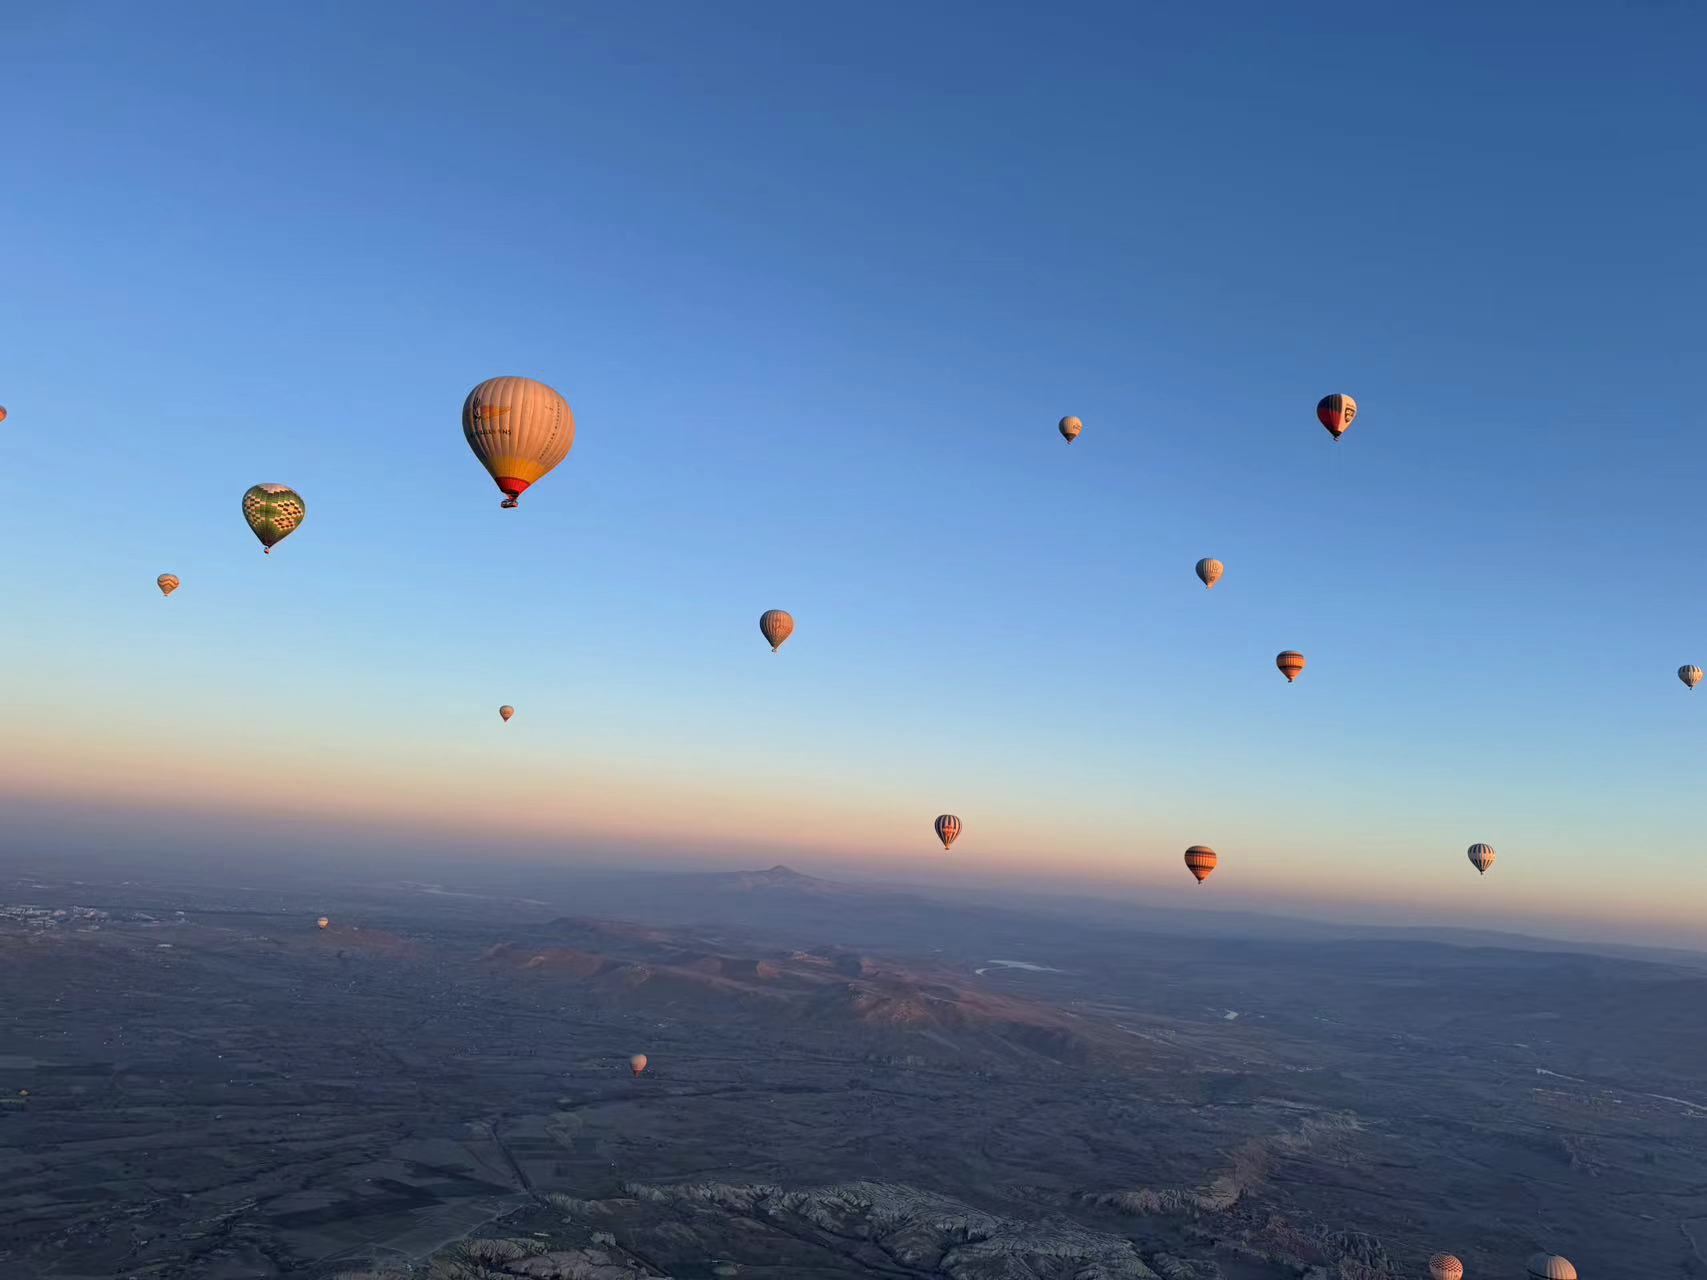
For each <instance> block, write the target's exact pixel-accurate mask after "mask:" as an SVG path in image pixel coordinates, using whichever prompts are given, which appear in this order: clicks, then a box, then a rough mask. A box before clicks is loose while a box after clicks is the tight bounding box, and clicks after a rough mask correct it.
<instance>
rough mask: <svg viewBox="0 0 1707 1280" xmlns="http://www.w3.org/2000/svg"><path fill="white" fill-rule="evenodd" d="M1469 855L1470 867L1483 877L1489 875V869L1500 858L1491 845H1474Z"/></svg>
mask: <svg viewBox="0 0 1707 1280" xmlns="http://www.w3.org/2000/svg"><path fill="white" fill-rule="evenodd" d="M1469 855H1470V865H1471V866H1472V867H1474V868H1476V870H1477V871H1480V872H1481V873H1482V874H1483V875H1487V874H1488V868H1489V867H1491V866H1493V865H1494V859H1495V858H1497V857H1498V856H1499V855H1498V854H1496V853H1495V852H1494V846H1493V845H1491V844H1473V845H1471V846H1470V850H1469ZM1520 878H1521V877H1520Z"/></svg>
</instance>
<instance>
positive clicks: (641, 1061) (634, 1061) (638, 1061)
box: [628, 1053, 646, 1075]
mask: <svg viewBox="0 0 1707 1280" xmlns="http://www.w3.org/2000/svg"><path fill="white" fill-rule="evenodd" d="M628 1069H629V1070H630V1071H632V1072H634V1074H635V1075H640V1074H642V1073H643V1072H644V1071H645V1070H646V1055H645V1054H644V1053H637V1054H635V1055H634V1056H633V1057H632V1058H630V1059H629V1060H628Z"/></svg>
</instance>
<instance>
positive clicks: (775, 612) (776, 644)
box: [759, 609, 794, 653]
mask: <svg viewBox="0 0 1707 1280" xmlns="http://www.w3.org/2000/svg"><path fill="white" fill-rule="evenodd" d="M759 634H760V635H762V636H764V638H765V640H766V641H767V642H768V643H769V644H770V647H771V652H772V653H775V652H776V651H777V650H778V649H780V648H782V642H783V641H784V640H786V639H788V637H789V636H791V635H793V634H794V615H793V614H791V613H789V612H787V611H786V610H784V609H766V610H765V611H764V612H763V613H761V614H760V615H759Z"/></svg>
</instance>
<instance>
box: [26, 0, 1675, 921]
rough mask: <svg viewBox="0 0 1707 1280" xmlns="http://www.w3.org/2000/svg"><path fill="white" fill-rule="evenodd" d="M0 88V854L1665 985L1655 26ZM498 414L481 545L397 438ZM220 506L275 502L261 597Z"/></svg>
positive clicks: (174, 64)
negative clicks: (1084, 909)
mask: <svg viewBox="0 0 1707 1280" xmlns="http://www.w3.org/2000/svg"><path fill="white" fill-rule="evenodd" d="M0 46H3V47H4V50H5V59H4V62H5V65H6V73H5V77H4V85H3V87H0V96H3V98H4V103H5V105H4V109H3V110H0V157H3V159H4V165H5V171H6V173H7V174H8V179H7V194H6V196H5V197H4V198H3V199H0V404H5V405H6V406H7V407H8V409H9V410H10V413H11V416H10V418H9V419H8V420H7V421H6V422H5V423H4V424H3V425H0V567H3V574H4V580H5V582H6V584H7V598H8V602H9V603H8V607H7V609H6V611H5V621H4V623H3V624H0V664H3V670H4V672H5V675H4V676H3V677H0V758H3V759H4V762H5V763H4V769H3V770H0V804H3V805H4V807H5V810H6V814H7V821H6V822H5V823H4V824H0V852H8V851H9V852H16V853H25V854H32V855H35V854H40V855H46V856H59V855H61V854H63V856H65V857H66V858H67V859H70V858H74V857H75V856H76V855H77V854H78V853H79V852H81V851H86V850H93V849H101V850H109V851H110V850H115V849H116V850H119V851H125V850H131V851H134V852H136V853H137V854H138V855H149V854H152V853H155V852H160V851H166V850H170V849H174V848H190V847H195V848H217V849H224V850H228V851H229V860H230V862H231V863H232V865H236V866H241V865H242V864H243V863H244V862H245V860H253V861H256V862H266V861H271V860H280V859H285V860H288V859H290V858H291V857H293V856H300V854H301V853H302V851H304V850H306V849H310V848H312V849H313V850H316V851H320V852H322V853H324V852H325V851H326V850H328V849H333V850H338V851H340V852H345V853H347V856H348V858H349V859H350V860H352V861H359V860H360V859H362V858H364V857H366V858H372V859H373V860H374V862H375V865H376V866H378V865H381V863H382V862H383V863H384V864H385V865H388V866H389V865H394V864H395V862H396V861H397V860H398V859H407V858H409V857H410V856H412V854H422V855H424V854H425V853H427V852H428V851H432V852H434V853H435V854H437V853H443V852H457V851H460V852H464V853H467V854H469V855H472V856H477V857H491V858H507V857H532V858H539V859H557V860H561V861H564V862H576V861H578V860H587V861H601V862H605V863H609V862H628V863H631V864H634V865H659V866H663V865H681V864H693V865H716V866H745V865H753V864H769V863H771V862H777V861H786V862H788V863H789V864H790V865H793V866H796V867H798V868H800V869H802V870H807V871H814V870H816V871H834V872H842V873H848V874H862V873H863V874H866V875H871V876H882V877H884V878H887V879H897V878H905V879H913V880H918V881H936V882H941V883H950V884H952V883H955V882H960V883H967V882H975V883H980V884H982V883H986V882H988V883H1002V884H1011V885H1016V886H1021V887H1023V886H1027V885H1032V886H1038V887H1048V888H1059V889H1063V890H1069V889H1083V888H1093V889H1096V890H1098V891H1101V892H1106V893H1108V894H1111V895H1119V894H1122V893H1130V894H1131V895H1133V897H1134V898H1135V899H1142V900H1143V901H1146V902H1150V903H1164V904H1166V903H1173V904H1176V905H1179V906H1181V907H1201V906H1207V905H1211V904H1212V903H1213V904H1219V905H1225V906H1229V907H1238V908H1240V909H1253V908H1254V909H1266V910H1272V911H1276V912H1283V913H1293V912H1300V913H1308V914H1318V915H1340V916H1343V917H1348V918H1368V919H1415V920H1446V921H1451V922H1454V923H1460V924H1466V925H1490V926H1501V927H1528V928H1532V929H1538V930H1545V931H1553V932H1563V933H1569V934H1574V935H1579V936H1585V937H1624V938H1634V939H1640V940H1646V941H1656V942H1670V943H1680V944H1684V945H1697V946H1704V947H1707V913H1704V912H1703V911H1702V909H1701V904H1702V903H1703V902H1707V869H1704V859H1703V853H1704V852H1707V850H1704V848H1703V838H1702V829H1703V828H1702V801H1703V766H1704V764H1707V690H1703V691H1699V692H1697V693H1695V694H1693V695H1692V694H1690V693H1688V692H1687V691H1686V690H1685V689H1684V687H1683V686H1682V684H1680V683H1679V681H1678V680H1677V678H1676V675H1675V674H1674V673H1675V671H1676V669H1677V667H1678V666H1679V665H1680V664H1681V663H1685V662H1696V663H1702V664H1704V665H1707V596H1704V594H1703V592H1702V590H1701V589H1700V585H1699V576H1700V574H1701V571H1702V563H1703V552H1704V551H1707V531H1704V526H1707V499H1704V485H1703V481H1704V480H1707V460H1704V458H1703V451H1702V448H1701V443H1702V440H1703V427H1704V422H1703V414H1702V410H1701V405H1702V404H1703V393H1704V391H1707V386H1704V383H1707V359H1704V358H1703V357H1704V352H1703V348H1702V333H1703V328H1702V298H1703V296H1704V293H1707V290H1704V286H1707V250H1704V248H1703V243H1704V241H1703V237H1702V235H1701V228H1702V226H1703V225H1707V142H1704V137H1707V134H1704V130H1703V122H1704V120H1707V81H1704V78H1703V77H1702V75H1701V63H1700V57H1701V50H1702V49H1703V48H1707V15H1704V14H1703V12H1702V11H1701V10H1699V9H1697V8H1695V7H1693V6H1687V5H1681V4H1665V3H1654V4H1636V3H1631V4H1622V5H1620V4H1603V5H1601V4H1597V5H1587V4H1545V5H1543V4H1533V5H1531V4H1512V5H1500V6H1486V5H1474V4H1468V3H1452V4H1441V5H1431V6H1408V7H1392V6H1369V5H1358V4H1350V3H1332V4H1321V5H1311V6H1302V7H1301V6H1274V5H1265V4H1256V3H1244V4H1228V5H1218V6H1178V5H1176V6H1163V5H1141V4H1124V3H1108V4H1074V5H1067V6H1045V5H1041V4H1009V3H976V4H973V3H948V2H944V3H933V4H930V5H900V4H875V5H873V4H862V5H858V6H854V5H785V4H780V3H776V4H772V3H752V4H737V5H723V6H708V5H691V4H675V3H649V4H645V5H604V4H598V5H553V4H537V5H531V4H530V5H522V4H502V3H500V4H489V5H480V6H475V5H468V4H443V3H425V4H408V5H404V4H381V3H374V4H365V5H333V4H329V3H310V4H293V5H289V6H286V5H245V6H228V5H218V4H213V3H206V4H181V3H164V4H159V5H147V6H126V5H119V4H67V5H35V6H22V5H13V6H4V7H0ZM507 373H514V374H524V375H528V376H532V377H538V378H541V379H544V380H545V381H547V382H550V383H551V384H553V385H554V386H556V387H557V388H558V389H559V390H560V391H562V392H563V393H564V394H565V396H566V397H567V398H568V399H569V401H570V403H571V404H572V405H573V406H574V408H575V412H576V416H577V421H578V428H579V430H578V435H577V440H576V444H575V449H574V452H573V453H572V454H571V456H570V458H569V460H568V461H567V462H566V463H565V464H564V465H563V466H562V467H561V468H559V470H558V471H557V472H556V473H554V474H553V475H551V476H550V477H549V478H547V479H546V480H545V481H543V482H542V483H541V484H540V485H539V486H538V487H537V488H536V489H534V490H532V491H530V492H529V493H528V494H527V495H526V496H525V498H524V500H523V502H522V505H521V508H520V510H519V511H515V512H505V511H501V510H499V507H498V502H499V498H500V495H499V494H498V492H497V490H496V489H495V488H494V487H493V486H492V484H491V482H490V480H489V479H488V478H487V477H486V475H485V473H484V472H483V471H482V470H481V469H480V467H479V466H478V464H477V463H476V462H475V460H474V459H473V457H472V455H471V454H470V453H469V451H468V449H467V446H466V445H465V444H464V442H463V439H462V435H461V429H460V426H459V421H458V414H459V410H460V406H461V403H462V399H463V397H464V395H465V394H466V393H467V391H468V389H469V388H470V387H471V386H473V385H474V384H475V383H476V382H478V381H480V380H481V379H483V378H486V377H490V376H494V375H497V374H507ZM1330 391H1347V392H1350V393H1352V394H1354V395H1355V396H1356V397H1357V398H1358V401H1359V403H1360V405H1361V409H1362V412H1361V416H1360V417H1359V419H1358V421H1357V423H1356V425H1355V426H1354V427H1353V428H1352V430H1351V431H1350V433H1349V434H1348V435H1347V437H1346V438H1345V439H1344V440H1343V441H1342V442H1340V443H1339V444H1337V445H1335V444H1334V443H1332V442H1331V441H1330V440H1329V438H1328V436H1327V434H1326V433H1325V432H1324V431H1322V429H1321V428H1320V427H1319V426H1318V425H1317V423H1316V421H1315V417H1314V406H1315V403H1316V400H1317V399H1318V397H1320V396H1321V395H1323V394H1325V393H1327V392H1330ZM1067 413H1072V414H1076V415H1078V416H1080V417H1082V418H1083V419H1084V422H1085V433H1084V435H1083V436H1082V437H1081V439H1080V440H1079V441H1078V443H1076V444H1074V445H1073V446H1071V447H1070V448H1069V447H1068V446H1066V445H1064V444H1063V443H1062V442H1061V440H1060V439H1059V437H1058V436H1057V435H1056V433H1055V422H1056V420H1057V419H1058V418H1059V417H1060V416H1061V415H1063V414H1067ZM260 481H278V482H283V483H288V484H291V485H293V486H295V487H296V488H297V489H298V490H300V491H301V493H302V494H303V495H304V497H305V499H306V501H307V504H308V519H307V521H306V523H305V525H304V526H303V528H302V529H301V531H299V532H298V533H297V534H296V535H295V536H293V537H292V538H290V539H289V540H288V541H287V542H285V543H284V544H283V545H282V546H281V547H280V548H279V549H278V550H277V551H276V552H275V554H274V555H272V556H270V557H263V556H262V555H261V554H260V549H259V546H258V545H257V544H256V543H255V542H254V540H253V538H252V537H251V535H250V534H249V532H248V531H247V529H246V528H245V527H244V525H243V522H242V519H241V516H240V513H239V498H240V496H241V494H242V492H243V490H244V489H245V488H247V487H248V486H249V485H251V484H253V483H256V482H260ZM1203 555H1213V556H1216V557H1219V558H1220V559H1222V560H1223V561H1225V562H1226V565H1227V575H1226V578H1225V580H1224V581H1223V582H1222V583H1221V585H1220V586H1219V587H1218V588H1217V589H1216V590H1215V591H1214V592H1212V593H1206V592H1204V591H1203V590H1202V588H1201V587H1200V586H1199V585H1198V583H1197V581H1196V579H1195V578H1194V577H1193V576H1192V565H1193V563H1194V562H1195V561H1196V560H1197V559H1198V557H1200V556H1203ZM162 571H171V572H174V573H177V574H179V575H181V577H182V578H183V582H184V585H183V588H182V590H180V591H179V592H178V594H177V595H176V596H174V597H173V598H172V599H171V600H170V601H162V600H161V599H160V597H159V595H158V593H157V592H156V591H155V588H154V585H153V580H154V577H155V575H156V574H157V573H160V572H162ZM772 607H780V608H787V609H789V610H791V611H792V612H793V613H794V615H795V617H796V619H797V621H798V631H797V632H796V634H795V636H794V638H793V639H792V640H791V641H790V642H789V644H788V645H787V646H786V647H785V648H784V649H783V650H782V652H781V653H780V654H779V655H777V656H775V657H773V656H771V655H770V654H769V653H768V652H767V650H766V648H765V646H764V644H763V642H762V641H761V640H760V638H759V635H758V630H757V626H756V622H757V618H758V615H759V613H760V612H761V611H762V610H764V609H767V608H772ZM1284 648H1298V649H1301V650H1303V651H1304V652H1305V653H1306V654H1307V655H1308V657H1309V659H1310V667H1309V669H1308V671H1307V672H1306V673H1305V674H1304V675H1303V676H1302V677H1301V678H1300V680H1299V682H1298V683H1297V684H1296V685H1295V686H1288V685H1287V684H1286V683H1285V681H1284V680H1283V679H1282V678H1281V676H1280V675H1279V674H1278V673H1277V672H1276V670H1275V668H1274V661H1273V660H1274V655H1275V654H1276V653H1277V652H1278V651H1279V650H1281V649H1284ZM501 702H511V703H514V704H515V705H516V707H517V708H518V712H519V713H518V715H517V717H516V719H515V720H514V721H513V722H512V723H511V724H509V725H508V726H505V725H502V724H501V723H500V722H499V720H498V717H497V715H496V708H497V706H498V704H499V703H501ZM944 810H949V811H952V812H955V813H958V814H959V815H960V816H961V817H962V818H963V819H964V821H965V834H964V836H963V837H962V840H961V842H960V843H959V844H958V845H957V846H956V849H955V853H954V854H953V855H952V857H944V856H943V855H942V854H941V852H940V850H939V849H938V848H937V846H936V845H935V842H934V838H933V836H932V835H931V831H930V824H931V820H932V819H933V818H934V817H935V815H936V814H937V813H939V812H941V811H944ZM1478 840H1485V841H1488V842H1489V843H1491V844H1493V845H1494V846H1495V847H1496V848H1497V849H1498V850H1499V853H1500V861H1499V864H1498V866H1497V867H1496V868H1495V870H1494V871H1493V872H1492V873H1491V874H1490V875H1489V876H1488V877H1487V878H1486V879H1485V880H1484V879H1478V878H1477V877H1476V875H1475V874H1474V872H1473V871H1472V870H1471V868H1470V867H1469V865H1468V863H1467V861H1466V860H1465V856H1464V850H1465V847H1466V846H1467V845H1469V844H1470V843H1472V842H1473V841H1478ZM1197 842H1203V843H1208V844H1211V845H1214V846H1215V847H1216V848H1218V849H1219V850H1221V852H1222V856H1223V866H1222V869H1221V871H1220V872H1219V873H1218V874H1217V876H1216V877H1215V879H1214V880H1212V881H1211V882H1210V883H1209V885H1208V886H1206V887H1205V888H1203V889H1198V888H1197V887H1196V886H1195V885H1194V884H1193V883H1192V881H1191V880H1190V878H1189V876H1188V875H1187V874H1186V872H1185V870H1184V868H1183V866H1182V865H1181V863H1180V853H1181V851H1182V850H1183V849H1184V847H1185V846H1186V845H1188V844H1192V843H1197Z"/></svg>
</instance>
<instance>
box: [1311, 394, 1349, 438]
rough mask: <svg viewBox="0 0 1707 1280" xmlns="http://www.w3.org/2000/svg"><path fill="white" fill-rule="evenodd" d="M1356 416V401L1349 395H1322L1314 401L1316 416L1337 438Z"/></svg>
mask: <svg viewBox="0 0 1707 1280" xmlns="http://www.w3.org/2000/svg"><path fill="white" fill-rule="evenodd" d="M1356 417H1357V401H1355V400H1353V399H1352V398H1351V397H1350V396H1342V395H1331V396H1323V397H1322V398H1321V399H1320V400H1319V401H1317V402H1316V418H1317V420H1318V421H1319V422H1320V423H1321V424H1322V425H1323V426H1324V427H1326V428H1327V429H1328V434H1329V435H1331V436H1332V437H1333V438H1334V439H1335V440H1338V439H1339V438H1340V437H1341V436H1343V435H1344V434H1345V429H1346V428H1347V427H1349V426H1350V425H1351V424H1352V420H1353V419H1354V418H1356Z"/></svg>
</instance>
